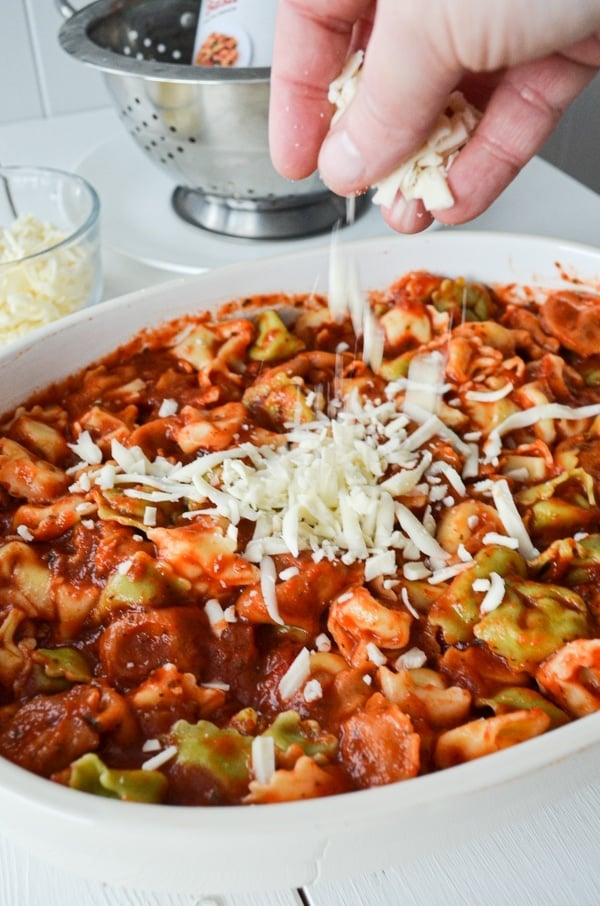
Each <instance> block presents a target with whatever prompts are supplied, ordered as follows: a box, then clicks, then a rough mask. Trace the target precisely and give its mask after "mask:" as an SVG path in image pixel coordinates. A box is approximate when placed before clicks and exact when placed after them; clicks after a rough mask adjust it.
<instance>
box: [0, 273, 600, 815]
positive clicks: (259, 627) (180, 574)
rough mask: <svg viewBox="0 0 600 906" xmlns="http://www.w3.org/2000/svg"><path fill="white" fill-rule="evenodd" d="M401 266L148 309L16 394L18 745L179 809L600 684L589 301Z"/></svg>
mask: <svg viewBox="0 0 600 906" xmlns="http://www.w3.org/2000/svg"><path fill="white" fill-rule="evenodd" d="M516 290H517V288H515V287H512V288H511V290H510V291H509V290H502V289H499V288H496V289H493V288H491V287H489V286H485V285H483V284H479V283H474V282H469V281H467V280H465V279H463V278H450V277H445V276H440V275H436V274H432V273H426V272H411V273H408V274H405V275H404V276H402V277H401V278H399V279H398V280H397V281H396V282H395V283H394V284H393V285H392V286H390V287H388V288H386V289H382V290H377V291H372V292H371V293H370V298H369V303H370V307H371V311H372V316H373V318H374V319H375V321H376V323H377V327H378V330H380V331H381V332H382V337H383V355H382V357H381V361H379V360H378V361H377V362H376V363H375V364H373V365H372V366H371V365H369V364H367V363H366V362H365V361H364V360H363V358H362V356H361V346H360V343H361V341H360V338H358V339H357V337H356V336H355V335H354V334H353V331H352V325H351V320H350V319H349V318H348V317H346V316H345V315H339V314H336V315H335V316H334V315H333V314H332V313H331V312H330V310H329V308H328V304H327V300H326V299H324V298H322V297H318V296H314V295H312V296H306V297H288V296H284V295H277V296H267V297H261V298H259V299H248V300H244V302H243V303H240V304H233V303H232V304H231V305H230V306H228V307H227V308H226V310H224V311H222V312H221V313H219V315H217V316H212V315H210V314H207V313H204V314H201V315H198V316H190V317H188V318H185V319H180V320H179V321H177V322H173V323H171V324H169V325H166V326H162V327H161V328H158V329H156V330H155V331H151V332H144V333H143V334H140V335H139V336H138V337H136V338H134V339H133V340H132V341H130V342H129V343H128V344H127V345H126V346H124V347H122V348H120V349H118V350H116V351H115V352H114V353H113V354H111V355H110V356H107V357H106V358H105V359H103V360H102V361H100V362H97V363H95V364H93V365H91V366H89V367H88V368H86V369H85V370H84V371H83V372H82V373H80V374H78V375H76V376H74V377H73V378H71V379H69V380H66V381H64V382H62V383H61V384H60V385H59V386H53V387H52V388H50V389H48V390H46V391H44V392H42V393H40V394H38V395H37V396H36V398H34V399H31V400H29V401H28V402H27V403H25V404H24V405H22V406H20V407H19V408H17V409H16V410H15V411H14V412H12V413H10V414H8V415H6V416H4V418H3V419H2V425H1V431H0V500H1V503H2V515H1V518H0V755H1V756H2V757H4V758H7V759H9V760H11V761H13V762H14V763H16V764H17V765H20V766H22V767H23V768H25V769H27V770H29V771H32V772H35V773H36V774H39V775H42V776H44V777H47V778H49V779H51V780H52V781H54V782H56V783H59V784H64V785H67V786H70V787H73V788H75V789H78V790H83V791H86V792H88V793H92V794H96V795H101V796H106V797H111V798H117V799H122V800H137V801H144V802H160V803H167V804H184V805H205V806H208V805H219V804H222V805H229V804H258V803H269V802H278V801H287V800H297V799H307V798H311V797H320V796H328V795H332V794H337V793H343V792H348V791H352V790H356V789H361V788H365V787H371V786H377V785H383V784H389V783H394V782H397V781H407V780H409V779H410V778H413V777H416V776H418V775H421V774H427V773H430V772H434V771H440V770H443V769H448V768H451V767H453V766H455V765H457V764H460V763H463V762H467V761H470V760H472V759H476V758H479V757H482V756H484V755H490V754H493V753H496V752H498V751H500V750H502V749H504V748H506V747H507V746H512V745H515V744H517V743H521V742H524V741H526V740H529V739H531V738H533V737H536V736H539V735H540V734H543V733H547V732H550V731H552V730H553V729H554V728H556V727H559V726H561V725H563V724H566V723H568V722H569V721H572V720H575V719H578V718H583V717H585V716H586V715H589V714H591V713H592V712H595V711H597V710H598V709H599V708H600V632H599V629H598V619H599V614H600V590H599V589H600V525H599V515H600V508H599V503H598V497H599V495H600V352H599V351H598V350H600V342H598V341H599V340H600V337H599V333H600V329H599V327H598V324H599V323H600V318H599V313H600V299H598V298H597V297H595V296H594V295H593V294H590V293H586V292H584V291H582V290H579V291H576V292H575V291H566V290H565V291H560V292H554V293H550V292H545V293H536V294H533V293H531V292H529V293H528V292H522V293H518V292H517V291H516Z"/></svg>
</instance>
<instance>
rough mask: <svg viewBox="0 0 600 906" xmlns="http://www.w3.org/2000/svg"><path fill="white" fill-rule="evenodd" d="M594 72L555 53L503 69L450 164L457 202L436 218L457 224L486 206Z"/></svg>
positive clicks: (495, 196) (439, 213)
mask: <svg viewBox="0 0 600 906" xmlns="http://www.w3.org/2000/svg"><path fill="white" fill-rule="evenodd" d="M599 62H600V60H599ZM596 71H597V70H596V69H595V68H594V67H592V66H588V65H586V64H582V63H579V62H576V61H574V60H571V59H567V58H565V57H564V56H561V55H558V54H556V55H553V56H550V57H547V58H546V59H544V60H538V61H535V62H533V63H525V64H523V65H521V66H516V67H513V68H512V69H510V70H507V71H506V72H505V74H504V75H503V77H502V78H501V80H500V81H499V83H498V85H497V87H496V89H495V91H494V92H493V94H492V95H491V97H490V100H489V102H488V104H487V107H486V110H485V113H484V116H483V119H482V121H481V123H480V124H479V126H478V128H477V131H476V132H475V134H474V135H473V136H472V138H471V139H470V141H469V142H468V143H467V145H466V146H465V147H464V148H463V150H462V151H461V152H460V154H459V155H458V157H457V159H456V161H455V162H454V164H453V165H452V167H451V169H450V172H449V177H448V181H449V184H450V188H451V191H452V194H453V196H454V198H455V204H454V206H453V207H451V208H449V209H448V210H445V211H438V212H434V213H435V216H436V218H437V219H438V220H440V221H441V222H443V223H445V224H457V223H464V222H465V221H468V220H471V219H473V218H474V217H477V216H478V215H479V214H481V213H482V212H483V211H485V210H486V209H487V208H488V207H489V206H490V204H492V202H494V201H495V200H496V198H497V197H498V196H499V195H500V194H501V192H502V191H503V190H504V189H505V188H506V187H507V186H508V185H509V183H510V182H511V181H512V180H513V179H514V177H515V176H516V175H517V174H518V172H519V171H520V170H521V168H522V167H523V166H524V165H525V164H526V163H527V162H528V161H529V160H530V159H531V158H532V157H533V156H534V155H535V154H536V153H537V152H538V151H539V149H540V148H541V146H542V145H543V144H544V142H545V141H546V139H547V138H548V137H549V136H550V134H551V133H552V131H553V130H554V128H555V127H556V125H557V123H558V121H559V119H560V117H561V116H562V114H563V113H564V112H565V110H566V109H567V108H568V106H569V105H570V104H571V102H572V101H573V100H574V99H575V98H576V97H577V96H578V95H579V94H580V93H581V92H582V91H583V89H584V88H585V87H586V86H587V85H588V83H589V82H590V81H591V80H592V78H593V77H594V75H595V73H596Z"/></svg>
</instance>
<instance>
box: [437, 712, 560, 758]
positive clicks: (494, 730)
mask: <svg viewBox="0 0 600 906" xmlns="http://www.w3.org/2000/svg"><path fill="white" fill-rule="evenodd" d="M549 727H550V718H549V716H548V715H547V714H546V713H545V712H544V711H542V710H541V709H540V708H531V709H530V710H521V711H511V712H510V713H509V714H501V715H499V716H498V717H488V718H480V719H479V720H473V721H470V722H469V723H466V724H463V725H462V726H460V727H455V728H454V729H452V730H446V732H445V733H442V734H441V736H440V737H439V739H438V741H437V745H436V747H435V756H434V757H435V764H436V766H437V767H438V768H450V767H452V766H453V765H457V764H462V763H463V762H465V761H473V759H474V758H481V757H482V756H483V755H491V754H493V753H494V752H501V751H502V749H506V748H508V747H510V746H514V745H516V744H517V743H520V742H523V741H524V740H526V739H532V738H533V737H534V736H539V735H540V734H541V733H545V732H546V730H547V729H548V728H549Z"/></svg>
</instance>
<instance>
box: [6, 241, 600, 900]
mask: <svg viewBox="0 0 600 906" xmlns="http://www.w3.org/2000/svg"><path fill="white" fill-rule="evenodd" d="M347 251H348V253H349V254H352V255H353V256H355V260H356V261H357V264H358V267H359V273H360V276H361V282H362V285H363V286H364V287H365V288H367V287H368V288H373V289H375V288H377V287H380V288H383V287H385V286H387V285H389V283H390V282H391V281H392V280H394V279H395V278H397V277H399V276H400V275H402V274H403V273H405V272H406V271H408V270H412V269H419V268H427V269H430V270H433V271H436V272H438V273H445V274H449V275H463V276H465V277H467V278H469V279H475V280H483V281H486V282H491V283H498V282H500V283H512V282H516V283H520V284H528V285H533V284H538V285H541V286H548V287H549V286H554V287H557V286H568V285H570V282H569V281H570V280H581V281H583V282H584V283H585V284H587V285H589V286H592V287H598V286H600V251H599V250H594V249H592V248H587V247H584V246H578V245H575V244H574V243H569V242H561V241H558V240H549V239H539V238H534V237H526V236H514V235H513V236H511V235H502V234H494V233H488V234H486V233H479V234H478V233H469V232H454V233H453V232H444V231H438V232H434V233H431V234H430V235H426V236H418V237H413V238H412V240H410V241H407V240H406V239H404V237H395V238H393V239H374V240H371V241H368V242H358V243H353V244H351V245H349V246H348V248H347ZM328 259H329V249H328V243H327V242H326V241H325V242H324V243H322V245H321V247H320V248H318V249H312V250H310V251H308V252H302V253H299V254H295V255H289V256H281V257H278V258H272V259H271V260H270V261H268V262H267V263H265V262H264V261H262V260H261V261H255V262H251V263H241V264H237V265H232V266H231V267H228V268H221V269H219V270H213V271H209V272H208V273H205V274H201V275H197V276H194V277H189V278H185V279H184V278H180V279H178V280H174V281H171V282H170V283H168V284H163V285H160V286H157V287H153V288H151V289H147V290H141V291H139V292H135V293H131V294H129V295H127V296H122V297H121V298H118V299H114V300H112V301H109V302H105V303H103V304H101V305H97V306H95V307H94V308H89V309H86V310H85V311H81V312H79V313H77V314H75V315H71V316H69V317H67V318H64V319H63V320H61V321H60V322H58V323H56V324H53V325H50V326H48V327H46V328H42V329H40V330H39V331H36V332H35V334H32V335H30V336H29V337H27V338H24V339H23V340H22V341H20V343H18V344H15V345H14V347H13V349H12V350H11V351H7V352H4V353H0V388H2V389H1V390H0V411H6V410H8V409H9V408H12V407H14V406H15V405H17V404H18V403H19V402H21V401H22V400H24V399H25V398H26V397H28V396H29V395H30V394H31V393H32V392H33V391H34V390H36V389H38V388H40V387H42V386H46V385H47V384H48V383H50V382H52V381H57V380H60V379H61V378H62V377H64V376H65V374H66V373H67V372H73V371H76V370H77V369H80V368H81V367H82V366H83V365H85V364H87V363H88V362H89V361H90V360H91V359H96V358H98V357H99V356H101V355H104V354H105V353H107V352H108V351H109V350H111V349H114V348H115V347H116V346H117V345H119V344H121V343H123V342H124V341H125V340H126V339H127V338H128V337H130V336H131V335H132V334H133V333H134V332H137V331H138V330H140V329H141V328H143V327H145V326H151V325H157V324H159V323H161V322H162V321H164V319H165V318H167V317H173V318H175V317H178V316H180V315H183V314H185V313H188V312H191V311H198V310H201V309H206V308H212V307H213V306H218V305H219V304H220V303H222V302H224V301H227V300H230V299H236V298H244V297H245V296H249V295H254V294H257V293H270V292H281V291H287V292H290V293H294V292H310V291H311V290H312V289H313V288H314V287H315V282H316V281H317V280H318V283H317V286H318V289H319V290H320V291H323V292H326V291H327V275H328ZM599 752H600V713H597V714H594V715H591V716H589V717H584V718H581V719H580V720H577V721H574V722H573V723H570V724H567V725H566V726H563V727H560V728H558V729H556V730H552V731H551V732H549V733H546V734H544V735H543V736H539V737H537V738H536V739H532V740H530V741H528V742H525V743H522V744H521V745H518V746H513V747H511V748H508V749H506V750H504V751H502V752H499V753H497V754H494V755H489V756H487V757H485V758H480V759H477V760H475V761H473V762H471V763H467V764H462V765H459V766H457V767H452V768H448V769H446V770H445V771H440V772H438V773H434V774H429V775H427V776H423V777H417V778H415V779H413V780H408V781H405V782H404V783H396V784H391V785H389V786H384V787H375V788H373V789H368V790H362V791H360V792H353V793H349V794H343V795H338V796H332V797H330V798H328V799H317V800H312V801H304V802H286V803H281V804H278V805H267V806H256V807H251V806H224V807H219V806H215V807H211V808H202V807H198V808H194V807H187V808H186V807H177V806H164V805H145V804H141V803H134V802H130V803H126V804H125V803H122V802H117V801H114V800H110V799H103V798H101V797H95V796H90V795H86V794H84V793H79V792H76V791H74V790H70V789H67V788H65V787H62V786H59V785H57V784H54V783H50V782H48V781H47V780H44V779H42V778H41V777H37V776H35V775H33V774H30V773H28V772H27V771H25V770H23V769H22V768H19V767H17V766H16V765H14V764H11V763H9V762H8V761H4V760H3V759H1V758H0V814H2V820H3V832H5V833H6V834H9V835H10V836H11V839H14V840H15V841H16V842H18V843H20V844H22V845H24V846H25V847H27V848H29V849H31V850H33V851H34V852H35V853H37V854H38V855H40V856H42V857H43V858H45V859H48V860H51V861H53V862H55V863H56V864H57V865H60V866H61V867H62V868H63V869H65V870H73V871H76V872H78V873H80V874H84V875H87V876H88V877H93V878H97V879H100V880H103V881H105V882H106V883H111V884H115V885H119V886H126V887H132V888H139V889H154V890H162V891H168V892H169V893H170V894H171V895H172V894H174V893H177V892H180V893H188V894H194V895H195V896H196V897H198V896H199V895H200V893H202V892H207V893H209V892H212V891H219V892H222V893H229V892H247V891H250V890H265V889H271V890H277V889H289V888H291V887H294V886H301V885H306V884H311V883H313V882H315V881H317V880H319V881H320V882H327V881H331V880H340V879H342V878H348V877H351V876H352V875H356V874H359V873H363V872H367V871H372V870H375V869H379V868H385V867H387V866H390V865H394V864H410V862H411V861H413V860H415V859H418V858H420V857H422V856H423V855H424V854H431V855H432V857H438V856H439V854H440V853H443V852H444V849H446V848H448V847H450V846H457V845H459V844H460V843H463V842H466V841H468V840H469V839H472V838H473V837H477V838H478V839H481V837H482V836H483V835H485V834H489V833H490V832H492V831H495V830H498V829H499V828H501V827H502V826H503V825H506V824H507V823H509V822H511V821H516V820H519V819H521V818H523V817H524V816H526V815H528V814H531V810H532V809H534V808H539V807H540V806H546V807H552V806H553V805H554V804H555V803H557V802H558V801H560V800H561V799H563V798H565V797H568V796H570V795H572V794H573V793H574V792H575V791H576V790H579V789H583V788H584V786H585V785H587V784H590V785H591V784H595V785H596V787H597V785H598V756H599ZM545 814H546V821H547V820H548V814H547V812H545ZM540 821H541V817H540ZM540 826H542V825H541V824H540ZM543 826H544V827H546V825H543ZM549 826H550V825H548V827H549ZM590 833H591V834H594V833H595V834H596V835H597V834H598V827H591V828H590ZM257 902H258V901H257Z"/></svg>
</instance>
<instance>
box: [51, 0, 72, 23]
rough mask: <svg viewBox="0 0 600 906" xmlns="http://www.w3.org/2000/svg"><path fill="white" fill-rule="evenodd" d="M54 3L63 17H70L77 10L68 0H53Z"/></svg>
mask: <svg viewBox="0 0 600 906" xmlns="http://www.w3.org/2000/svg"><path fill="white" fill-rule="evenodd" d="M54 5H55V6H56V8H57V10H58V11H59V13H60V14H61V16H63V17H64V18H65V19H70V18H71V16H74V15H75V13H76V12H77V10H76V9H75V7H74V6H73V4H72V3H69V0H54Z"/></svg>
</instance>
